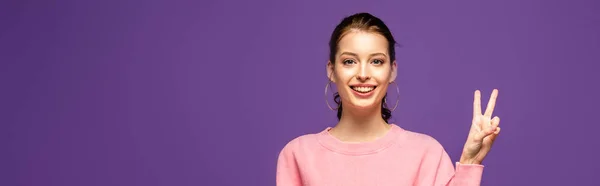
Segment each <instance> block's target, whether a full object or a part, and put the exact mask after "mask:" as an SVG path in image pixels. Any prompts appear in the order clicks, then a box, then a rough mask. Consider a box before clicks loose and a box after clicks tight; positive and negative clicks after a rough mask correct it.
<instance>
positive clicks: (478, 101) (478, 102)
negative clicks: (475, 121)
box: [473, 90, 481, 117]
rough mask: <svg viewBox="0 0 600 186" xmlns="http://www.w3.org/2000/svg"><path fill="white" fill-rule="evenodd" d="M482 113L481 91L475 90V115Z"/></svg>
mask: <svg viewBox="0 0 600 186" xmlns="http://www.w3.org/2000/svg"><path fill="white" fill-rule="evenodd" d="M479 115H481V92H479V90H475V96H474V98H473V117H477V116H479Z"/></svg>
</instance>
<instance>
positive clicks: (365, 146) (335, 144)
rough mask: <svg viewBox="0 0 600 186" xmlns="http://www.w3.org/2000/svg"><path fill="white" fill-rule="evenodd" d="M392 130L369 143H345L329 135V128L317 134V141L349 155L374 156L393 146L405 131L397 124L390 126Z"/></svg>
mask: <svg viewBox="0 0 600 186" xmlns="http://www.w3.org/2000/svg"><path fill="white" fill-rule="evenodd" d="M389 125H391V128H390V129H389V130H388V131H387V132H386V133H385V134H384V135H383V136H381V137H379V138H377V139H375V140H373V141H368V142H356V143H351V142H343V141H341V140H339V139H337V138H336V137H334V136H333V135H331V133H329V130H330V129H331V128H332V127H327V128H325V130H323V131H321V132H319V133H318V134H317V139H318V141H319V143H321V145H323V146H324V147H325V148H327V149H329V150H331V151H335V152H338V153H342V154H347V155H365V154H373V153H377V152H379V151H382V150H384V149H386V148H388V147H390V146H392V145H393V144H394V143H395V142H396V141H397V140H395V139H396V138H397V137H398V134H399V133H401V132H402V131H404V129H402V128H400V127H399V126H397V125H396V124H389Z"/></svg>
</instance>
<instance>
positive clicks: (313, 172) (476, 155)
mask: <svg viewBox="0 0 600 186" xmlns="http://www.w3.org/2000/svg"><path fill="white" fill-rule="evenodd" d="M395 44H396V41H395V40H394V38H393V36H392V34H391V32H390V30H389V29H388V27H387V26H386V25H385V24H384V23H383V21H381V20H380V19H379V18H377V17H375V16H373V15H371V14H369V13H358V14H354V15H351V16H349V17H346V18H344V19H343V20H342V22H341V23H340V24H339V25H338V26H337V27H336V28H335V30H334V31H333V33H332V35H331V40H330V43H329V47H330V57H329V61H328V62H327V65H326V68H327V76H328V78H329V81H330V82H329V83H335V84H336V85H337V91H338V92H337V93H335V94H334V95H335V96H334V99H335V102H336V103H337V107H335V108H333V107H331V106H330V108H331V109H333V110H337V116H338V119H339V122H338V123H337V124H336V125H335V126H334V127H328V128H326V129H324V130H322V131H321V132H318V133H314V134H306V135H303V136H300V137H297V138H295V139H293V140H291V141H290V142H289V143H287V145H286V146H285V147H284V148H283V149H282V150H281V153H280V154H279V159H278V163H277V185H279V186H290V185H383V186H385V185H427V186H430V185H480V182H481V176H482V172H483V165H481V162H482V161H483V158H485V156H486V155H487V153H488V152H489V151H490V148H491V145H492V144H493V141H494V139H495V138H496V136H497V135H498V134H499V132H500V128H499V127H498V124H499V122H500V120H499V118H498V117H495V118H494V119H492V118H491V115H492V111H493V109H494V105H495V100H496V97H497V94H498V91H497V90H494V91H493V92H492V96H491V98H490V101H489V103H488V105H487V109H486V111H485V114H484V115H482V114H481V106H480V105H481V104H480V92H479V91H475V96H474V102H473V120H472V125H471V130H470V132H469V136H468V138H467V142H466V143H465V145H464V148H463V153H462V156H461V158H460V162H456V168H454V167H453V165H452V162H451V160H450V157H449V156H448V154H447V153H446V151H445V150H444V148H443V147H442V146H441V144H440V143H439V142H438V141H437V140H435V139H434V138H432V137H430V136H428V135H425V134H422V133H417V132H413V131H408V130H405V129H403V128H401V127H400V126H398V125H396V124H393V123H392V124H390V123H388V119H389V118H390V117H391V111H392V110H390V109H389V108H388V107H387V104H386V101H385V100H386V92H387V91H386V90H387V88H388V86H389V85H390V84H392V83H394V81H395V79H396V75H397V64H396V58H395V50H394V46H395ZM328 85H329V84H328ZM326 90H327V89H326ZM394 108H395V106H394Z"/></svg>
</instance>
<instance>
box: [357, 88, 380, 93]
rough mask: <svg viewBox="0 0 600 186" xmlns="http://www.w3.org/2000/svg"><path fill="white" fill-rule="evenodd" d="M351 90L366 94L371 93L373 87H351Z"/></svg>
mask: <svg viewBox="0 0 600 186" xmlns="http://www.w3.org/2000/svg"><path fill="white" fill-rule="evenodd" d="M352 89H354V90H356V91H358V92H362V93H367V92H371V91H372V90H373V89H375V87H353V88H352Z"/></svg>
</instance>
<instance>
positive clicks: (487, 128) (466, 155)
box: [460, 89, 500, 164]
mask: <svg viewBox="0 0 600 186" xmlns="http://www.w3.org/2000/svg"><path fill="white" fill-rule="evenodd" d="M497 97H498V90H497V89H494V90H493V91H492V95H491V97H490V100H489V102H488V104H487V108H486V109H485V113H484V114H483V115H482V114H481V93H480V92H479V90H476V91H475V99H474V100H473V121H472V124H471V129H470V131H469V135H468V137H467V141H466V142H465V146H464V147H463V152H462V155H461V157H460V163H461V164H481V162H482V161H483V159H484V158H485V156H486V155H487V154H488V152H490V149H491V148H492V144H493V143H494V140H495V139H496V136H498V134H499V133H500V127H498V125H499V124H500V118H498V116H496V117H494V118H492V113H493V111H494V106H495V105H496V98H497Z"/></svg>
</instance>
